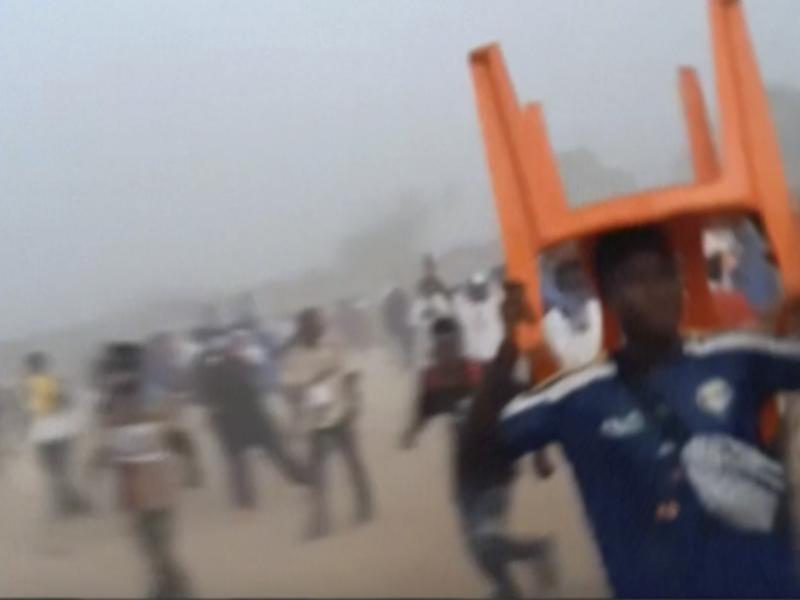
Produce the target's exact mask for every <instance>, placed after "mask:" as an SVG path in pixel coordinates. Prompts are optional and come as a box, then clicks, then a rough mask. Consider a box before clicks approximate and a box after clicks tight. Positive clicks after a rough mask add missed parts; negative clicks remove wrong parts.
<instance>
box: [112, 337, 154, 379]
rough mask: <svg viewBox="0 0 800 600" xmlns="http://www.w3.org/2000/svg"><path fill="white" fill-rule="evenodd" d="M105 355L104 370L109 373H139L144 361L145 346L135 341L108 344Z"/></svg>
mask: <svg viewBox="0 0 800 600" xmlns="http://www.w3.org/2000/svg"><path fill="white" fill-rule="evenodd" d="M103 355H104V356H103V361H102V365H103V371H104V373H105V374H107V375H111V374H120V373H139V371H140V370H141V368H142V366H143V363H144V348H143V347H142V346H141V344H137V343H134V342H112V343H110V344H107V345H106V347H105V349H104V351H103Z"/></svg>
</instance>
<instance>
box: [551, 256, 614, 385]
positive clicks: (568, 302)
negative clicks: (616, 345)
mask: <svg viewBox="0 0 800 600" xmlns="http://www.w3.org/2000/svg"><path fill="white" fill-rule="evenodd" d="M549 289H550V292H549V294H547V295H546V301H547V305H548V306H547V309H546V312H545V315H544V319H543V322H542V327H543V332H544V337H545V340H546V342H547V345H548V347H549V348H550V351H551V352H552V353H553V355H554V357H555V359H556V360H557V361H558V363H559V366H560V367H561V370H564V371H565V370H572V369H576V368H579V367H582V366H583V365H585V364H587V363H589V362H591V361H592V360H594V358H596V357H597V355H598V353H599V352H600V345H601V343H602V335H603V311H602V308H601V305H600V301H599V300H598V299H597V298H595V297H594V296H593V295H592V291H591V288H590V286H589V282H588V280H587V278H586V275H585V273H584V271H583V268H582V266H581V263H580V261H579V260H578V259H577V258H576V257H575V256H565V257H564V258H561V259H560V260H558V261H557V262H556V264H555V265H554V267H553V271H552V285H551V287H550V288H549Z"/></svg>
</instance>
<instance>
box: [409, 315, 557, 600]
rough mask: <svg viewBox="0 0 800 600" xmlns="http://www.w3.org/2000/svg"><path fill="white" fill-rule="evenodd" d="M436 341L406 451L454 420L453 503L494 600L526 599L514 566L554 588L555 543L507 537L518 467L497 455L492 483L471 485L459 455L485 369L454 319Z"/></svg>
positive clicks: (435, 330) (439, 323) (489, 475)
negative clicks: (431, 425)
mask: <svg viewBox="0 0 800 600" xmlns="http://www.w3.org/2000/svg"><path fill="white" fill-rule="evenodd" d="M431 337H432V342H433V363H432V365H431V366H430V367H428V368H427V369H425V370H424V371H423V372H422V376H421V381H420V384H419V393H418V396H417V398H416V403H415V406H414V411H413V415H412V420H411V423H410V424H409V425H408V427H407V429H406V430H405V431H404V432H403V434H402V439H401V446H402V447H403V448H406V449H407V448H411V447H412V446H413V445H414V442H415V440H416V437H417V435H418V434H419V433H420V431H421V430H422V429H423V427H424V426H425V424H426V423H427V422H428V421H429V420H430V419H432V418H434V417H436V416H440V415H446V416H449V417H450V419H451V424H452V436H453V441H452V444H451V451H452V456H451V465H452V472H451V478H452V479H451V485H452V490H453V501H454V503H455V504H456V507H457V509H458V513H459V517H460V521H461V527H462V531H463V534H464V538H465V542H466V544H467V547H468V550H469V553H470V555H471V556H472V558H473V559H474V561H475V562H476V564H477V565H478V567H479V568H480V569H481V571H482V572H483V574H484V575H485V576H486V577H487V578H488V579H489V580H490V581H491V582H492V584H493V586H494V592H493V596H492V597H495V598H517V597H520V592H519V590H518V588H517V584H516V583H515V582H514V581H513V579H512V577H511V574H510V573H509V567H510V565H511V563H513V562H517V561H531V563H532V565H533V568H534V576H535V579H536V580H537V581H538V584H539V585H540V586H541V587H545V588H551V587H553V586H554V585H555V583H556V578H557V576H556V568H555V562H554V546H553V542H552V541H551V540H550V539H549V538H536V539H513V538H512V537H510V536H509V535H508V534H507V532H506V527H505V525H506V523H505V521H506V516H507V514H508V507H509V499H510V498H509V496H510V490H511V484H512V483H513V480H514V476H515V470H514V468H513V466H512V465H511V464H510V463H509V462H508V461H507V460H506V459H505V457H503V456H501V455H499V454H497V455H496V456H490V457H488V458H487V460H489V461H490V462H491V464H492V465H493V467H494V468H492V469H487V470H486V471H485V474H486V477H483V478H481V480H480V481H479V482H474V481H470V482H469V483H466V481H465V478H464V477H463V476H462V475H463V474H462V471H463V467H462V465H461V464H460V461H459V455H458V449H459V444H460V438H461V427H462V424H463V421H464V418H465V416H466V414H467V411H468V410H469V405H470V402H471V401H472V398H473V397H474V395H475V393H476V392H477V391H478V389H479V388H480V386H481V384H482V381H483V376H484V366H483V365H482V364H481V363H479V362H476V361H472V360H469V359H468V358H467V357H466V356H465V354H464V349H463V344H462V338H461V331H460V328H459V326H458V323H457V322H456V321H455V320H454V319H451V318H449V317H442V318H439V319H437V320H436V321H434V323H433V325H432V328H431ZM488 368H491V365H490V366H489V367H488ZM504 383H505V384H506V385H510V386H514V387H515V388H519V389H524V388H526V387H527V386H524V385H520V384H517V383H516V382H514V381H511V380H510V379H509V381H506V382H504ZM487 452H488V451H487ZM543 464H544V463H543V461H542V460H541V457H538V462H536V461H535V462H534V467H535V468H536V469H537V471H538V472H539V474H540V475H541V476H547V475H549V472H544V470H543V466H542V465H543Z"/></svg>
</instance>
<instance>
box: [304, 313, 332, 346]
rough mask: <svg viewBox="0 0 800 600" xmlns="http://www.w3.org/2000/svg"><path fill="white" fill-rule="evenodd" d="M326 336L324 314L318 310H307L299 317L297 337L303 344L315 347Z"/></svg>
mask: <svg viewBox="0 0 800 600" xmlns="http://www.w3.org/2000/svg"><path fill="white" fill-rule="evenodd" d="M324 334H325V323H324V321H323V319H322V313H321V312H320V311H319V309H317V308H307V309H305V310H304V311H302V312H301V313H300V315H299V316H298V317H297V336H298V338H299V340H300V342H301V343H302V344H305V345H307V346H313V345H315V344H316V343H317V342H318V341H319V340H320V338H322V336H323V335H324Z"/></svg>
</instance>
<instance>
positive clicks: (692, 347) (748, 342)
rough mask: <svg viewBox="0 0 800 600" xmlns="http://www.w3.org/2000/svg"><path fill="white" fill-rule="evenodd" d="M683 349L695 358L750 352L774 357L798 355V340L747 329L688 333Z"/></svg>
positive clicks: (799, 345)
mask: <svg viewBox="0 0 800 600" xmlns="http://www.w3.org/2000/svg"><path fill="white" fill-rule="evenodd" d="M683 347H684V352H685V353H686V354H688V355H690V356H696V357H706V356H715V355H723V354H736V353H752V352H758V353H763V354H771V355H774V356H776V357H789V356H791V357H797V356H798V355H800V340H797V339H793V338H780V337H776V336H774V335H770V334H768V333H762V332H758V331H753V330H747V329H744V330H734V331H725V332H717V333H710V334H709V333H698V332H694V333H690V334H688V335H686V336H685V339H684V344H683Z"/></svg>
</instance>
